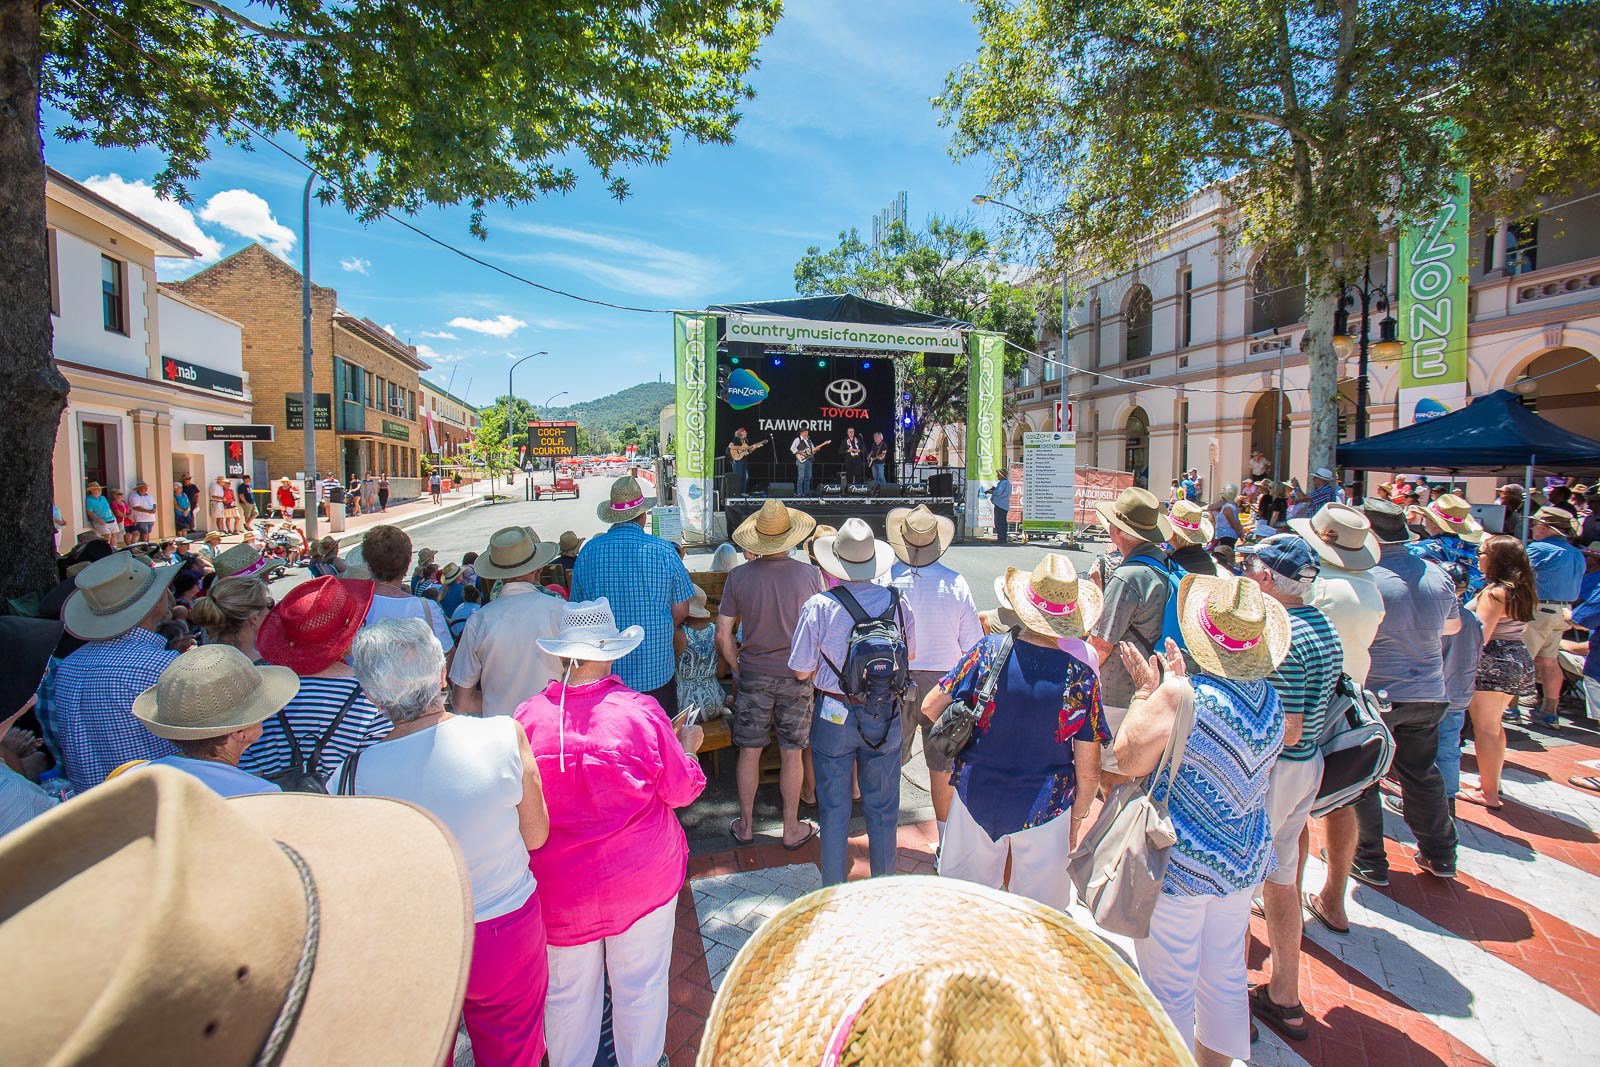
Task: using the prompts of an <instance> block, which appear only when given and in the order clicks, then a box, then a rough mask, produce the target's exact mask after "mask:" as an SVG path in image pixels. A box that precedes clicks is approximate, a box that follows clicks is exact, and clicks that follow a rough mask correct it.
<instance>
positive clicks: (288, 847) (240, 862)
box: [0, 766, 473, 1067]
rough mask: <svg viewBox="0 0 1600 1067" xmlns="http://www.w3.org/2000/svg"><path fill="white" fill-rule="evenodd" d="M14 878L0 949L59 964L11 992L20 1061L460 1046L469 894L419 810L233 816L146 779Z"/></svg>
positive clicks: (63, 832)
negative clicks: (362, 1002) (358, 1004)
mask: <svg viewBox="0 0 1600 1067" xmlns="http://www.w3.org/2000/svg"><path fill="white" fill-rule="evenodd" d="M0 869H4V870H6V871H9V872H14V873H16V874H18V875H19V876H18V877H10V878H6V879H4V880H3V884H0V945H4V947H5V952H6V955H7V957H8V958H11V959H17V960H21V959H49V960H50V966H49V967H47V968H41V969H39V971H38V973H37V974H35V975H34V976H33V977H32V978H31V979H30V980H29V981H27V982H16V983H12V984H11V988H10V989H9V990H8V991H7V999H8V1004H7V1010H6V1011H5V1012H4V1013H0V1045H3V1047H4V1048H5V1050H6V1058H7V1059H8V1060H12V1061H15V1062H17V1063H68V1062H71V1063H85V1062H100V1061H110V1062H119V1063H171V1064H177V1063H194V1064H199V1063H205V1064H247V1063H276V1064H281V1065H282V1067H310V1065H315V1064H328V1063H357V1062H360V1063H382V1064H385V1065H386V1067H425V1065H426V1067H431V1065H435V1064H438V1063H441V1062H444V1061H445V1060H446V1059H447V1058H448V1057H449V1054H450V1050H451V1049H452V1047H453V1046H454V1043H455V1038H456V1019H457V1017H458V1015H459V1013H460V1010H461V999H462V996H463V995H464V992H465V989H466V980H467V974H468V969H469V960H470V958H471V950H472V935H473V925H472V890H471V885H470V882H469V881H468V879H467V872H466V868H465V864H464V862H463V861H462V859H461V852H460V849H459V848H458V847H457V845H456V843H455V839H454V838H453V837H452V836H451V835H450V832H449V831H448V830H447V829H446V828H445V827H444V826H443V824H441V823H440V822H439V821H438V820H437V819H436V818H434V817H433V816H432V815H430V814H428V813H427V812H426V811H424V810H423V809H421V808H419V807H416V806H415V805H412V804H407V803H405V802H403V801H398V800H389V799H385V798H380V797H329V796H321V795H315V794H308V793H267V794H261V795H256V796H246V797H239V798H236V799H233V800H225V799H223V798H222V797H220V796H218V795H217V793H216V792H215V791H214V790H212V789H211V788H210V787H209V786H207V785H205V784H204V783H203V782H201V781H200V780H199V779H198V778H195V777H194V776H193V775H189V774H186V773H184V772H183V771H179V770H174V769H173V768H170V767H161V766H156V767H144V768H140V769H138V770H136V771H134V772H132V773H129V774H123V775H119V776H118V777H116V778H114V779H111V780H110V781H108V782H106V784H104V785H102V786H98V787H97V788H95V789H93V790H90V791H89V792H88V793H86V794H85V795H83V796H81V797H78V798H77V799H75V800H74V801H73V802H72V803H70V804H63V805H61V806H60V807H57V808H53V809H51V810H50V811H47V812H45V813H44V814H43V815H41V816H39V817H38V818H37V819H34V820H33V821H32V822H30V823H28V824H27V825H26V826H23V827H21V828H20V829H18V830H16V831H14V832H12V833H11V834H8V835H7V836H6V837H5V838H4V839H0ZM23 873H25V875H26V876H25V877H22V876H20V875H22V874H23ZM400 929H403V930H404V931H405V933H404V936H396V934H395V931H396V930H400ZM63 931H70V932H71V934H70V942H71V945H72V948H73V951H70V952H63V951H61V947H62V945H63ZM352 989H361V990H363V991H364V992H365V993H366V994H367V995H369V996H371V997H372V998H374V999H373V1002H372V1003H373V1004H379V1005H388V1007H384V1008H377V1009H374V1008H373V1007H372V1006H371V1005H368V1007H367V1008H365V1009H358V1010H352V1006H351V1000H350V991H351V990H352Z"/></svg>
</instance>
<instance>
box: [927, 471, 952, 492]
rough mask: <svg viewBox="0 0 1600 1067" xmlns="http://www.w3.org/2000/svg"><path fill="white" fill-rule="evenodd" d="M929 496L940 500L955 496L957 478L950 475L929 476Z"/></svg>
mask: <svg viewBox="0 0 1600 1067" xmlns="http://www.w3.org/2000/svg"><path fill="white" fill-rule="evenodd" d="M928 495H929V496H935V497H940V498H943V497H953V496H955V495H956V476H955V475H954V474H949V473H946V474H930V475H928Z"/></svg>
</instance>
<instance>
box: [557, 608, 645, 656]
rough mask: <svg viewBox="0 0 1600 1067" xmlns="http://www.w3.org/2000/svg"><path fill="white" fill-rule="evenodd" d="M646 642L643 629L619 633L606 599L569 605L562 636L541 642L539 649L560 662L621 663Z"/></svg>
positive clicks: (628, 629)
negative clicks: (574, 660) (598, 661)
mask: <svg viewBox="0 0 1600 1067" xmlns="http://www.w3.org/2000/svg"><path fill="white" fill-rule="evenodd" d="M643 641H644V627H643V626H630V627H628V628H627V629H626V630H619V629H617V620H616V617H615V616H613V615H612V614H611V601H609V600H607V599H606V598H605V597H600V598H598V599H596V600H579V601H576V602H574V603H569V604H568V605H567V606H566V607H565V608H564V609H563V610H562V612H561V632H560V633H558V634H557V635H556V636H555V637H541V638H538V644H539V647H540V648H541V649H543V650H544V651H545V652H548V653H549V654H550V655H552V656H555V657H556V658H557V659H583V660H604V661H609V660H616V659H621V658H622V657H623V656H626V655H627V654H628V653H629V652H632V651H633V650H634V649H636V648H638V647H639V645H640V644H641V643H642V642H643Z"/></svg>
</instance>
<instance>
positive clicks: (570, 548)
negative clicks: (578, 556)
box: [556, 530, 583, 556]
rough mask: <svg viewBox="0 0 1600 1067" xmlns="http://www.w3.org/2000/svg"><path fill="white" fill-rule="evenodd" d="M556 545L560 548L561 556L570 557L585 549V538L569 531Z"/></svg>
mask: <svg viewBox="0 0 1600 1067" xmlns="http://www.w3.org/2000/svg"><path fill="white" fill-rule="evenodd" d="M556 544H557V545H558V546H560V549H561V551H560V553H559V554H560V555H563V556H570V555H572V554H573V553H574V552H576V551H578V549H580V548H582V547H583V538H581V537H579V536H578V535H577V534H576V533H575V532H574V531H572V530H567V531H566V532H564V533H563V534H562V535H561V540H559V541H557V542H556Z"/></svg>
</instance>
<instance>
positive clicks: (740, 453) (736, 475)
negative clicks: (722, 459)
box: [728, 426, 767, 496]
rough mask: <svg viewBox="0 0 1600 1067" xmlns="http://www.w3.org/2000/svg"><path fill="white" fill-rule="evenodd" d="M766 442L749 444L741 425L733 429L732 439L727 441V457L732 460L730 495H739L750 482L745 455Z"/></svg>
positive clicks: (748, 467)
mask: <svg viewBox="0 0 1600 1067" xmlns="http://www.w3.org/2000/svg"><path fill="white" fill-rule="evenodd" d="M766 443H767V442H766V441H757V442H756V443H755V444H753V445H752V444H750V443H749V442H748V441H747V440H746V434H745V430H744V427H742V426H741V427H739V429H737V430H735V431H733V440H732V441H731V442H729V443H728V458H729V459H730V460H732V461H733V479H732V480H733V484H732V485H730V486H729V487H728V493H729V495H730V496H740V495H742V494H743V493H744V491H745V488H746V487H747V486H748V485H749V484H750V465H749V463H747V462H746V457H747V456H749V455H750V453H752V452H754V451H755V450H756V449H758V448H760V447H761V446H762V445H764V444H766Z"/></svg>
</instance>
